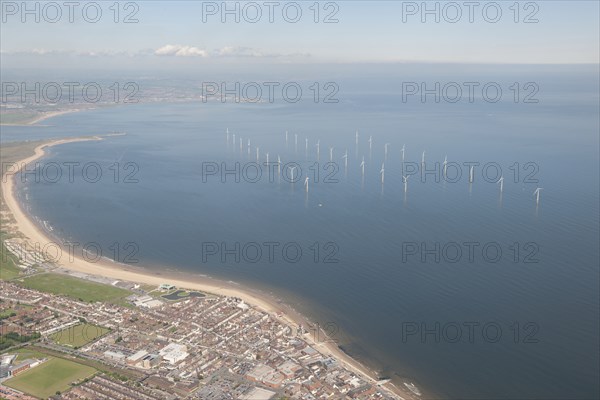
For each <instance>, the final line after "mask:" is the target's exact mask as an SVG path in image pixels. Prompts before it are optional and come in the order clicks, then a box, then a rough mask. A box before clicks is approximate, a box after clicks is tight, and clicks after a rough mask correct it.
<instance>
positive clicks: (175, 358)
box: [158, 343, 189, 364]
mask: <svg viewBox="0 0 600 400" xmlns="http://www.w3.org/2000/svg"><path fill="white" fill-rule="evenodd" d="M158 354H160V355H161V356H162V358H164V359H165V360H167V361H168V362H169V363H171V364H177V363H178V362H180V361H182V360H185V358H186V357H187V356H189V354H188V353H187V346H184V345H182V344H177V343H170V344H168V345H167V346H165V347H164V348H163V349H162V350H160V351H159V352H158Z"/></svg>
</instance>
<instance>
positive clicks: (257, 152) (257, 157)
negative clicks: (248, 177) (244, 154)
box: [256, 146, 260, 162]
mask: <svg viewBox="0 0 600 400" xmlns="http://www.w3.org/2000/svg"><path fill="white" fill-rule="evenodd" d="M259 149H260V147H258V146H256V162H259V161H260V159H259V156H258V155H259Z"/></svg>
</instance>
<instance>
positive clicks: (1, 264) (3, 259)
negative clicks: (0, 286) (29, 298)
mask: <svg viewBox="0 0 600 400" xmlns="http://www.w3.org/2000/svg"><path fill="white" fill-rule="evenodd" d="M1 251H2V253H0V279H1V280H3V281H7V280H9V279H13V278H16V277H18V276H19V271H20V268H19V267H17V264H16V262H15V257H14V255H13V254H11V252H9V251H8V249H7V248H6V247H5V246H4V242H2V249H1Z"/></svg>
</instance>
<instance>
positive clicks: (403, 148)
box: [400, 144, 406, 162]
mask: <svg viewBox="0 0 600 400" xmlns="http://www.w3.org/2000/svg"><path fill="white" fill-rule="evenodd" d="M405 150H406V145H405V144H403V145H402V150H400V151H401V152H402V162H404V151H405Z"/></svg>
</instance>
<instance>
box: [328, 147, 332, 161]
mask: <svg viewBox="0 0 600 400" xmlns="http://www.w3.org/2000/svg"><path fill="white" fill-rule="evenodd" d="M332 161H333V147H330V148H329V162H332Z"/></svg>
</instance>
